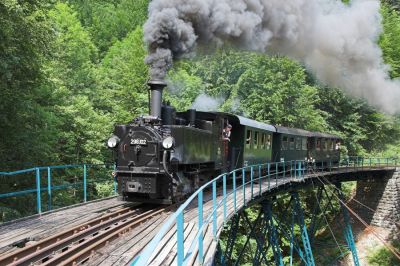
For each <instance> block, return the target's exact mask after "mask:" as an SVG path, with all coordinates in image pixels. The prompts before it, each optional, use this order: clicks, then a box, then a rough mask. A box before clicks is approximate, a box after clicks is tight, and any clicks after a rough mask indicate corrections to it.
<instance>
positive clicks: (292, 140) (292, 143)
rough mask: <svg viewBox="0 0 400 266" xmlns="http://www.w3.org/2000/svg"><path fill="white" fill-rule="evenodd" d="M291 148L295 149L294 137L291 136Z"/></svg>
mask: <svg viewBox="0 0 400 266" xmlns="http://www.w3.org/2000/svg"><path fill="white" fill-rule="evenodd" d="M290 150H294V138H290Z"/></svg>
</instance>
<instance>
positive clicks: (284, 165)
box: [282, 162, 286, 178]
mask: <svg viewBox="0 0 400 266" xmlns="http://www.w3.org/2000/svg"><path fill="white" fill-rule="evenodd" d="M282 164H283V178H285V177H286V162H283V163H282Z"/></svg>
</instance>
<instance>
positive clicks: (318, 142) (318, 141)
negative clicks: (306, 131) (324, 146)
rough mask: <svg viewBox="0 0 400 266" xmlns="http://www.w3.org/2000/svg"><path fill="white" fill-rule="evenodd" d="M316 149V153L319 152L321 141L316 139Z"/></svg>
mask: <svg viewBox="0 0 400 266" xmlns="http://www.w3.org/2000/svg"><path fill="white" fill-rule="evenodd" d="M316 149H317V151H320V150H321V139H317V145H316Z"/></svg>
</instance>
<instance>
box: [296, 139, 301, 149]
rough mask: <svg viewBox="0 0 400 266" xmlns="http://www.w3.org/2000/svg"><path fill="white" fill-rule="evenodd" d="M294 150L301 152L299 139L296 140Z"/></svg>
mask: <svg viewBox="0 0 400 266" xmlns="http://www.w3.org/2000/svg"><path fill="white" fill-rule="evenodd" d="M296 150H297V151H299V150H301V138H296Z"/></svg>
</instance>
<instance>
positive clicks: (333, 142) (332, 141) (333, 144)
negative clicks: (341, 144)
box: [331, 139, 335, 151]
mask: <svg viewBox="0 0 400 266" xmlns="http://www.w3.org/2000/svg"><path fill="white" fill-rule="evenodd" d="M334 147H335V140H334V139H331V151H333V149H334Z"/></svg>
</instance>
